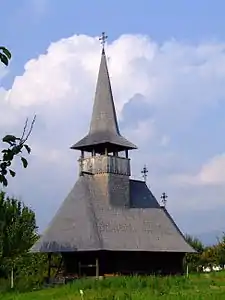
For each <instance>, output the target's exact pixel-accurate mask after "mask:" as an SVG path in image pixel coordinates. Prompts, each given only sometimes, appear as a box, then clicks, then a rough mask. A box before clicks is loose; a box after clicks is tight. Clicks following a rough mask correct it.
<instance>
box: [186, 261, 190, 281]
mask: <svg viewBox="0 0 225 300" xmlns="http://www.w3.org/2000/svg"><path fill="white" fill-rule="evenodd" d="M186 276H187V278H188V276H189V270H188V264H187V267H186Z"/></svg>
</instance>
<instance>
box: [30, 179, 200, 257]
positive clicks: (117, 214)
mask: <svg viewBox="0 0 225 300" xmlns="http://www.w3.org/2000/svg"><path fill="white" fill-rule="evenodd" d="M130 191H131V208H123V209H122V208H113V207H111V206H109V205H107V203H106V202H105V197H104V195H103V194H102V192H101V189H100V188H99V187H98V184H97V182H96V180H95V177H94V176H89V175H84V176H81V177H80V178H79V180H78V181H77V182H76V184H75V186H74V187H73V189H72V191H71V192H70V194H69V195H68V197H67V198H66V200H65V201H64V202H63V204H62V206H61V208H60V209H59V211H58V212H57V214H56V216H55V217H54V219H53V220H52V222H51V224H50V226H49V228H48V229H47V230H46V231H45V233H44V234H43V235H42V237H41V238H40V240H39V241H38V242H37V243H36V244H35V245H34V246H33V247H32V249H31V251H32V252H38V251H40V252H63V251H65V252H66V251H68V252H71V251H90V250H114V251H168V252H194V251H193V249H192V248H191V247H190V246H189V244H188V243H187V242H186V241H185V239H184V237H183V235H182V234H181V232H180V231H179V229H178V228H177V226H176V224H175V223H174V222H173V221H172V220H171V217H170V216H169V214H168V212H167V211H166V210H165V209H163V208H161V207H160V206H159V204H158V202H157V201H156V199H155V197H154V196H153V195H152V193H151V192H150V190H149V189H148V188H147V186H146V184H145V183H144V182H140V181H134V180H130ZM139 204H140V205H139Z"/></svg>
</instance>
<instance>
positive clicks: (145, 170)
mask: <svg viewBox="0 0 225 300" xmlns="http://www.w3.org/2000/svg"><path fill="white" fill-rule="evenodd" d="M141 173H142V174H143V175H142V176H143V178H144V181H145V182H146V180H147V176H148V175H147V173H148V169H147V167H146V165H144V168H143V170H142V171H141Z"/></svg>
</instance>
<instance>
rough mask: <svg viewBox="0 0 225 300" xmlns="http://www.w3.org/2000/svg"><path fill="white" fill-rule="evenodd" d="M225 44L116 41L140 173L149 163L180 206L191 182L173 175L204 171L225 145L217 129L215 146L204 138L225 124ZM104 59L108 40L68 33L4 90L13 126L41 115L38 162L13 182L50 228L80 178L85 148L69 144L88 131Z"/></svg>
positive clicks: (110, 50) (118, 75)
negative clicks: (103, 46) (75, 148)
mask: <svg viewBox="0 0 225 300" xmlns="http://www.w3.org/2000/svg"><path fill="white" fill-rule="evenodd" d="M224 50H225V43H222V42H217V43H199V44H198V45H194V44H185V43H181V42H179V41H176V40H171V41H166V42H164V43H162V44H159V43H157V42H155V41H153V40H151V39H150V38H149V37H147V36H142V35H123V36H121V37H119V38H118V39H117V40H115V41H113V42H112V43H110V44H108V45H107V48H106V51H107V56H108V57H109V60H108V64H109V72H110V77H111V82H112V88H113V94H114V99H115V103H116V109H117V113H118V116H119V120H120V125H121V131H122V133H123V134H124V135H125V136H127V137H128V138H129V139H130V140H131V141H132V142H133V143H135V144H137V145H138V146H139V150H136V151H134V152H133V153H132V154H131V156H132V170H133V176H134V177H135V178H140V174H141V173H140V171H141V168H142V167H143V165H144V164H147V166H148V167H149V184H150V186H151V188H152V189H153V191H155V192H156V194H157V197H160V194H161V192H163V191H165V190H167V191H170V195H169V196H170V198H169V199H171V200H169V202H170V204H169V205H170V207H171V209H172V210H173V212H176V211H177V210H182V209H183V210H185V209H186V208H187V206H185V205H184V202H185V201H183V202H182V203H181V201H180V197H181V194H182V193H183V190H182V187H179V186H178V187H177V182H174V181H171V180H170V179H171V178H172V177H173V178H175V176H177V174H197V173H196V172H197V170H198V168H199V165H202V164H203V163H205V161H207V160H208V159H209V157H212V154H213V155H215V154H216V153H218V151H219V150H220V147H221V144H218V137H217V136H216V135H215V134H214V135H213V134H212V135H210V139H211V140H210V146H209V147H205V145H204V143H206V144H207V139H209V136H207V135H208V133H209V132H210V130H209V129H210V128H211V127H210V128H209V126H211V125H212V124H214V123H213V122H214V121H215V120H216V121H215V122H217V123H218V122H219V121H220V126H219V125H218V126H219V127H218V128H220V130H222V129H221V128H224V127H225V122H224V120H223V118H222V116H221V118H220V119H218V114H217V112H218V110H219V111H221V110H222V108H223V107H225V106H224V97H225V85H224V75H225V51H224ZM99 62H100V45H99V41H98V38H95V37H90V36H85V35H74V36H72V37H70V38H64V39H61V40H59V41H58V42H55V43H52V44H51V45H50V46H49V47H48V49H47V50H46V53H44V54H41V55H40V56H39V57H36V58H34V59H32V60H30V61H28V62H27V63H26V65H25V67H24V73H23V74H22V75H21V76H16V77H15V81H14V83H13V86H12V88H11V90H9V91H3V92H2V93H1V94H0V96H1V97H2V98H3V101H4V102H3V103H4V105H3V109H2V111H1V115H2V116H4V113H7V114H9V116H10V118H2V120H1V122H3V124H1V125H2V126H3V125H4V126H5V127H4V128H6V126H7V125H9V124H8V123H7V122H9V119H10V120H12V123H10V129H12V130H13V129H15V130H16V131H18V128H21V129H22V122H23V121H24V119H25V117H26V116H30V115H33V114H34V113H36V114H37V122H36V126H35V128H34V132H33V135H32V137H31V139H30V143H31V146H32V148H33V154H32V156H31V158H30V166H29V168H28V170H26V171H25V172H24V171H20V170H19V171H18V172H19V174H20V177H18V178H17V179H14V180H13V181H12V183H11V190H13V191H14V193H16V194H19V195H21V197H22V198H24V200H25V201H26V202H27V203H30V204H31V205H32V206H33V207H34V208H35V210H36V211H37V213H38V220H39V224H40V225H42V226H45V225H46V223H47V222H48V221H49V218H51V217H52V215H53V213H54V211H55V210H56V208H57V207H58V206H59V204H60V203H61V202H62V201H63V198H64V197H65V196H66V194H67V193H68V192H69V189H70V188H71V186H72V185H73V183H74V181H75V180H76V178H77V166H78V164H77V162H76V158H77V155H78V154H77V153H76V154H75V152H74V153H73V152H72V151H71V150H69V147H70V146H71V145H72V144H73V143H74V142H76V141H77V140H78V139H79V138H81V137H83V135H84V134H86V132H87V130H88V126H89V121H90V116H91V110H92V103H93V96H94V90H95V84H96V79H97V72H98V67H99ZM7 128H8V127H7ZM204 137H205V139H204ZM213 139H214V141H213ZM215 168H216V167H215ZM216 172H220V174H221V172H222V169H220V170H219V171H214V173H213V175H209V174H210V173H209V172H208V173H207V168H206V169H204V170H203V173H205V174H208V175H204V176H205V177H204V176H203V175H201V176H200V175H199V176H200V177H201V178H203V179H204V181H205V183H206V184H208V183H211V181H212V180H214V178H215V177H216V176H217V174H218V173H216ZM203 173H202V174H203ZM183 176H184V175H183ZM185 176H186V175H185ZM199 176H198V177H199ZM210 176H211V177H210ZM200 177H199V178H200ZM203 179H201V180H203ZM189 183H190V182H189ZM189 183H188V182H186V184H189ZM194 193H195V190H194V189H193V191H192V193H191V194H190V193H189V196H190V197H191V195H192V196H193V195H194ZM184 197H185V196H184ZM195 199H196V198H195ZM215 201H216V200H215ZM189 203H192V207H189V209H194V208H195V206H198V200H197V199H196V201H195V202H193V201H192V202H189ZM214 203H215V202H214ZM43 206H45V211H44V212H43Z"/></svg>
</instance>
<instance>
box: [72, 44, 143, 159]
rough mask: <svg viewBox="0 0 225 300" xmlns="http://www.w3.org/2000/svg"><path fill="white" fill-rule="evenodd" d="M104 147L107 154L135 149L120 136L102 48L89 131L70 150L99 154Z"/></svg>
mask: <svg viewBox="0 0 225 300" xmlns="http://www.w3.org/2000/svg"><path fill="white" fill-rule="evenodd" d="M106 145H107V148H108V152H111V151H122V150H129V149H136V148H137V147H136V146H135V145H134V144H132V143H131V142H129V141H128V140H126V139H125V138H124V137H122V136H121V134H120V131H119V127H118V122H117V117H116V110H115V106H114V101H113V95H112V89H111V83H110V78H109V73H108V68H107V61H106V55H105V50H104V47H103V49H102V55H101V62H100V68H99V73H98V80H97V86H96V92H95V99H94V106H93V112H92V119H91V124H90V130H89V133H88V134H87V135H86V136H85V137H84V138H83V139H82V140H80V141H79V142H77V143H76V144H75V145H73V146H72V147H71V148H72V149H77V150H83V151H90V152H91V151H92V150H93V148H94V149H95V150H96V152H99V153H101V152H102V151H104V149H105V147H106Z"/></svg>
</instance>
